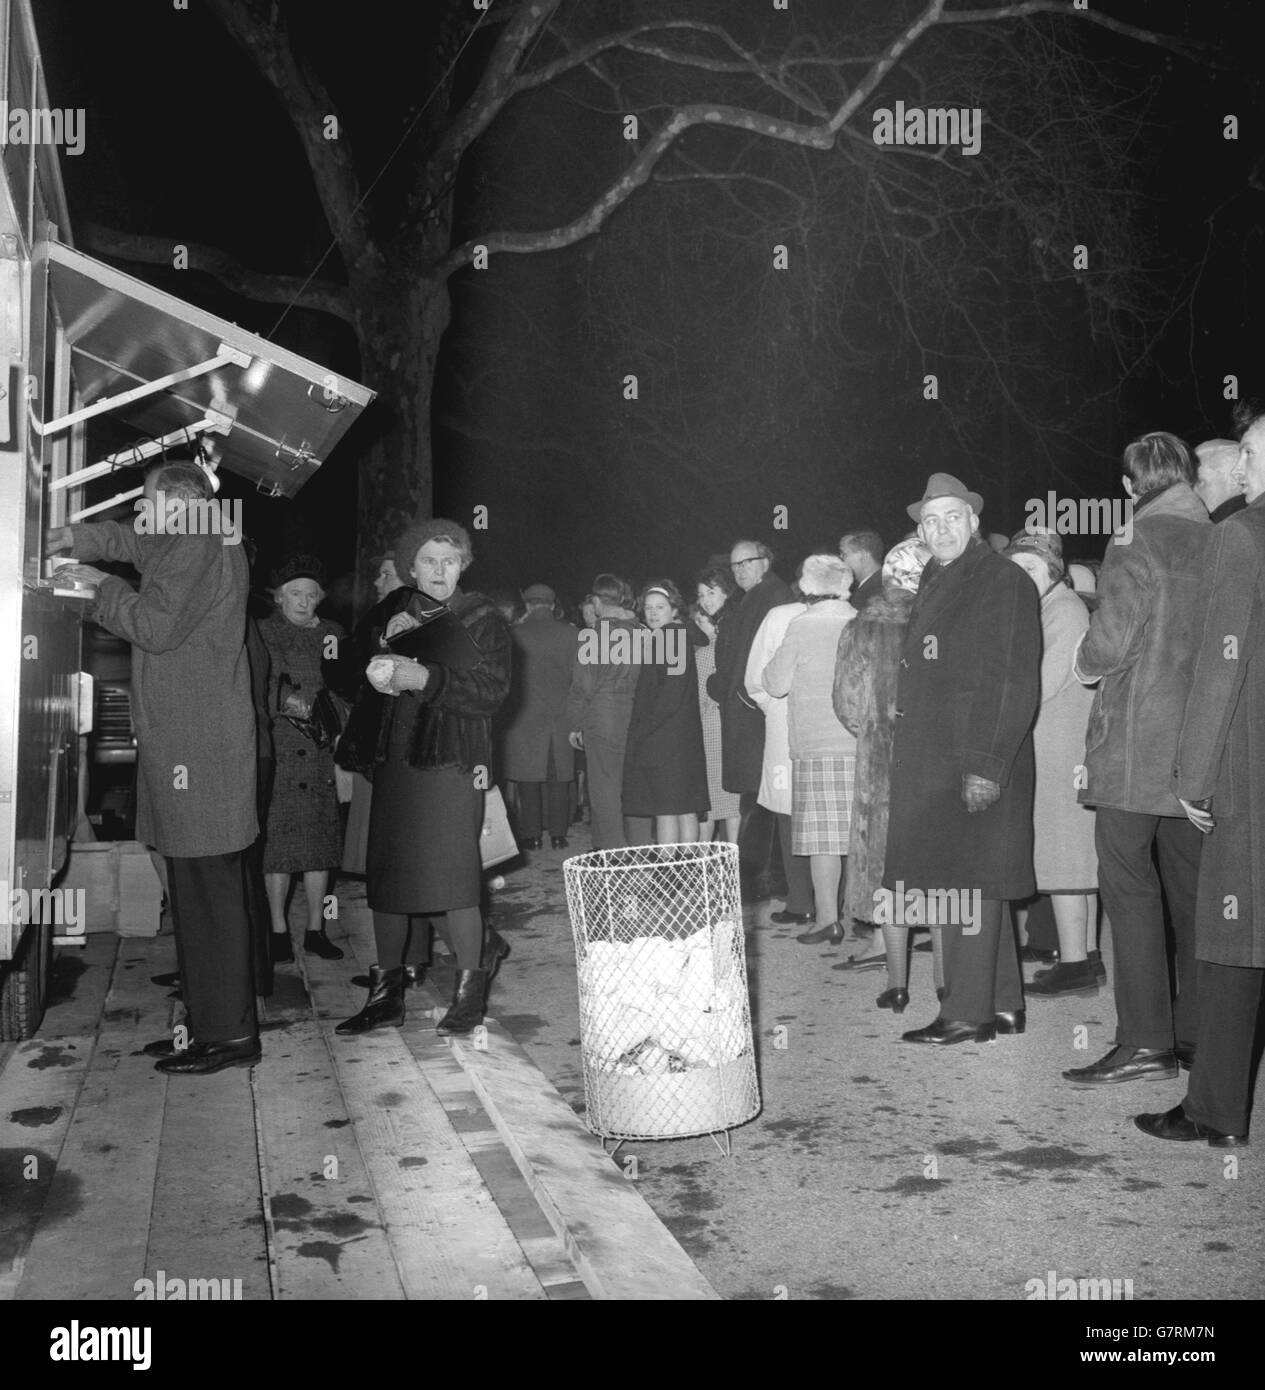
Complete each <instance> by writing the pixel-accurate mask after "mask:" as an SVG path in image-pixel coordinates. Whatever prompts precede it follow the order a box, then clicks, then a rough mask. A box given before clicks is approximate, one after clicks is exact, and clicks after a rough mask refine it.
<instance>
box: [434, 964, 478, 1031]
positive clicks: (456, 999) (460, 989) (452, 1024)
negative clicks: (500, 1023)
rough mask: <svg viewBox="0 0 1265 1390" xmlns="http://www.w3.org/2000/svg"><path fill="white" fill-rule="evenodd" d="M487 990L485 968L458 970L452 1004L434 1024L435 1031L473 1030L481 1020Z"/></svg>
mask: <svg viewBox="0 0 1265 1390" xmlns="http://www.w3.org/2000/svg"><path fill="white" fill-rule="evenodd" d="M487 990H488V972H487V971H486V970H458V971H457V988H456V989H455V990H454V991H453V995H452V1004H451V1005H450V1006H449V1009H448V1012H447V1013H446V1014H445V1015H444V1016H443V1018H441V1019H440V1020H439V1022H438V1023H437V1024H436V1025H435V1032H437V1033H439V1034H441V1035H447V1034H448V1033H470V1032H473V1031H474V1029H476V1028H477V1027H478V1026H479V1024H480V1023H482V1022H483V1001H484V999H485V998H486V996H487Z"/></svg>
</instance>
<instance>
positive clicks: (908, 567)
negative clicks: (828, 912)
mask: <svg viewBox="0 0 1265 1390" xmlns="http://www.w3.org/2000/svg"><path fill="white" fill-rule="evenodd" d="M930 558H931V552H930V551H929V550H928V549H927V547H926V546H925V545H923V543H922V542H921V541H920V540H919V539H918V538H917V536H913V537H911V538H909V539H908V540H903V541H900V542H899V543H898V544H897V545H894V546H893V547H892V548H891V550H889V551H888V552H887V555H886V556H885V558H884V560H883V569H882V575H883V588H882V592H881V594H880V595H879V596H877V597H875V598H873V599H871V600H870V602H869V603H868V604H867V605H866V607H865V610H864V611H863V612H861V613H859V614H857V617H856V619H855V620H854V621H853V622H851V623H849V624H848V626H847V627H845V628H844V630H843V632H842V634H841V635H840V638H839V647H838V652H837V653H836V657H835V674H834V710H835V713H836V714H837V715H838V716H839V719H840V721H841V722H842V723H843V724H844V725H845V727H847V728H848V729H850V730H851V731H852V732H853V733H854V734H855V735H856V741H857V753H856V782H855V787H856V795H855V797H854V798H853V803H852V824H851V829H850V832H849V837H848V885H847V889H846V896H845V899H844V915H845V916H847V917H850V918H852V919H854V920H856V921H858V922H873V921H874V918H875V904H876V902H877V901H878V900H877V898H876V894H877V893H878V892H879V890H880V889H881V888H882V886H883V868H884V850H885V848H886V845H887V815H888V807H889V801H890V791H891V765H892V729H893V727H894V725H895V721H896V681H897V677H898V675H899V674H900V654H901V648H902V647H903V645H904V641H905V625H906V624H907V623H908V621H909V610H910V609H911V608H912V607H913V602H914V595H915V594H916V593H917V592H918V583H919V580H920V579H921V577H922V570H923V566H924V565H925V564H926V563H927V561H928V560H929V559H930ZM939 935H940V933H939V929H938V928H933V930H932V940H933V942H935V943H936V944H937V945H938V944H939ZM883 946H884V955H883V956H882V957H879V956H874V957H870V956H863V957H854V958H853V959H852V960H851V961H845V962H844V963H843V964H842V965H838V966H835V967H834V968H835V969H836V970H840V969H844V968H845V967H847V968H852V969H866V968H869V966H870V965H871V963H873V964H874V965H876V966H877V965H878V963H879V962H880V961H881V960H883V959H885V960H886V963H887V988H886V989H885V990H884V991H883V993H882V994H880V995H879V996H878V999H877V1000H876V1001H875V1002H876V1003H877V1004H878V1007H879V1008H880V1009H891V1010H892V1011H893V1012H894V1013H898V1014H899V1013H904V1011H905V1009H906V1007H907V1006H908V1004H909V989H908V982H909V928H908V927H907V926H904V925H898V924H896V923H891V922H885V923H883ZM941 983H943V976H942V974H941V962H940V953H939V951H937V952H936V984H937V985H940V984H941Z"/></svg>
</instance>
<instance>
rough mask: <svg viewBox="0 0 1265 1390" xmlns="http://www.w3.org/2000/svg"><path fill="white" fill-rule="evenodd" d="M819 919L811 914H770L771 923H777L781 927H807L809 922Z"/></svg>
mask: <svg viewBox="0 0 1265 1390" xmlns="http://www.w3.org/2000/svg"><path fill="white" fill-rule="evenodd" d="M816 920H817V919H816V918H815V917H814V916H813V914H812V913H811V912H785V911H783V912H770V913H769V921H770V922H776V923H777V924H778V926H779V927H806V926H807V925H808V924H809V922H815V921H816Z"/></svg>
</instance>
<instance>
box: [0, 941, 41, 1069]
mask: <svg viewBox="0 0 1265 1390" xmlns="http://www.w3.org/2000/svg"><path fill="white" fill-rule="evenodd" d="M52 957H53V925H52V923H51V922H36V923H32V924H31V925H30V926H28V927H27V929H26V931H25V932H23V934H22V944H21V945H20V946H19V947H18V953H17V955H16V956H14V958H13V959H12V960H11V961H9V962H7V963H6V964H4V965H0V1042H21V1041H23V1040H24V1039H26V1038H33V1037H34V1036H35V1034H36V1032H37V1030H38V1029H39V1026H40V1024H41V1022H43V1019H44V1007H45V1004H46V1003H47V1000H48V978H49V970H50V967H51V965H52Z"/></svg>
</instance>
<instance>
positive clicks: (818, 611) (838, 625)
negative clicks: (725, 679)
mask: <svg viewBox="0 0 1265 1390" xmlns="http://www.w3.org/2000/svg"><path fill="white" fill-rule="evenodd" d="M799 587H800V592H801V593H802V594H803V596H804V603H805V605H806V606H807V608H806V611H805V612H803V613H801V614H800V615H799V616H798V617H797V618H795V619H794V620H793V621H792V622H791V625H790V626H789V627H788V628H787V630H786V636H785V637H784V638H783V640H782V645H781V646H780V647H779V648H778V649H777V651H776V652H775V653H774V656H773V659H772V660H771V661H770V662H769V664H768V665H767V666H766V667H765V668H764V688H765V689H766V690H767V691H768V692H769V694H770V695H773V696H775V697H776V696H778V695H787V696H788V697H789V719H788V731H789V734H790V751H791V828H792V837H793V843H792V849H793V850H794V852H795V854H797V855H807V856H808V857H809V862H810V870H811V873H812V880H813V897H814V900H815V903H816V917H817V929H816V931H813V932H806V933H804V934H803V935H802V936H801V937H800V938H799V939H800V940H801V941H803V942H805V943H806V944H812V943H815V942H820V941H829V942H831V944H833V945H838V944H839V943H840V942H841V941H842V940H843V936H844V929H843V927H842V925H841V924H840V922H839V920H838V916H839V884H840V882H841V880H842V876H843V861H844V859H845V858H846V857H847V853H848V828H849V813H850V807H851V803H852V792H853V777H854V774H855V765H856V739H855V738H854V737H853V736H852V734H850V733H849V732H848V731H847V729H845V728H844V726H843V725H842V724H841V723H840V722H839V718H838V716H837V715H836V714H835V711H834V704H833V698H832V693H833V689H834V677H835V653H836V651H837V650H838V647H839V634H840V633H841V632H842V631H843V629H844V627H845V626H846V624H847V623H849V622H850V621H851V620H852V619H853V618H855V617H856V609H854V608H853V607H852V605H851V604H850V603H848V602H847V599H846V598H845V595H846V594H847V593H848V591H849V589H850V588H851V587H852V576H851V573H850V572H849V570H848V567H847V566H846V565H845V564H844V563H843V561H842V560H840V559H839V557H838V556H837V555H810V556H809V557H808V559H807V560H805V561H804V572H803V574H802V575H801V576H800V581H799Z"/></svg>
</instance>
